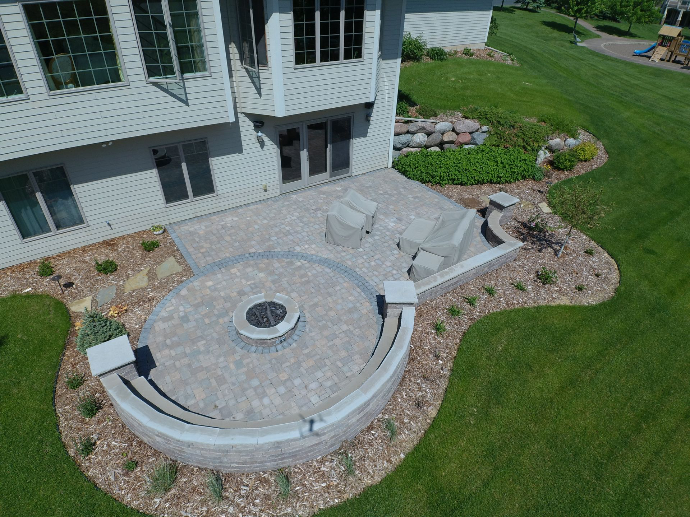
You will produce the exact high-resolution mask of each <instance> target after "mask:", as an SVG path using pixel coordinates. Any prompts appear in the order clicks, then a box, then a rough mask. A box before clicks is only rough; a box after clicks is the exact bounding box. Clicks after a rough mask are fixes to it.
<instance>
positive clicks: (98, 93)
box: [0, 0, 232, 161]
mask: <svg viewBox="0 0 690 517" xmlns="http://www.w3.org/2000/svg"><path fill="white" fill-rule="evenodd" d="M108 1H109V4H110V7H111V10H112V14H113V23H114V30H115V32H116V33H117V36H116V37H117V40H118V42H119V46H120V51H121V60H122V61H121V62H122V65H123V72H124V74H125V75H126V80H127V83H126V84H125V85H123V86H117V87H109V88H100V89H95V90H88V91H86V90H83V91H78V90H75V91H71V92H69V93H63V94H58V95H48V90H47V88H46V86H45V84H44V82H43V78H42V72H41V70H40V65H39V63H38V61H37V57H36V54H35V51H34V45H33V42H32V40H31V37H30V35H29V32H28V28H27V27H26V24H25V23H24V19H23V17H22V15H21V10H20V7H19V4H18V3H16V2H9V1H7V0H0V17H1V18H2V21H3V23H4V25H5V29H6V32H7V39H8V43H9V44H10V45H11V46H12V49H13V51H14V54H15V56H16V58H17V62H18V65H19V72H20V73H21V76H22V78H23V80H24V84H25V87H26V90H27V93H28V95H29V99H28V100H20V101H16V102H7V103H0V121H2V123H1V124H0V161H2V160H9V159H13V158H18V157H22V156H30V155H32V154H37V153H47V152H50V151H55V150H59V149H67V148H70V147H76V146H83V145H87V144H93V143H97V142H104V141H106V142H107V141H114V140H117V139H123V138H130V137H133V136H141V135H147V134H152V133H159V132H161V131H173V130H177V129H183V128H192V127H195V126H203V125H210V124H219V123H223V122H228V120H229V113H228V106H227V102H226V90H225V85H224V78H223V72H222V68H221V62H220V54H219V47H218V38H217V37H216V29H217V28H216V19H215V16H214V10H213V1H212V0H200V5H201V11H202V18H203V24H204V29H205V33H206V43H207V50H208V55H207V60H208V64H209V70H210V73H211V75H210V76H206V77H198V78H193V79H188V80H186V81H185V82H184V87H182V85H179V84H178V85H173V86H171V87H170V90H169V91H166V90H165V89H164V87H158V86H154V85H153V84H148V83H146V77H145V75H144V68H143V64H142V60H141V55H140V52H139V46H138V43H137V38H136V34H135V32H134V22H133V20H132V15H131V11H130V8H129V2H128V0H108ZM231 109H232V108H231Z"/></svg>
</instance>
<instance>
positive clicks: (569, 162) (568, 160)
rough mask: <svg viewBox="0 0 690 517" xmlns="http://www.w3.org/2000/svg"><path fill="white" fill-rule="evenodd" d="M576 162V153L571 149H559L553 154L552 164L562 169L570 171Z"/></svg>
mask: <svg viewBox="0 0 690 517" xmlns="http://www.w3.org/2000/svg"><path fill="white" fill-rule="evenodd" d="M577 162H578V160H577V154H575V153H574V152H573V151H571V150H569V151H561V152H560V153H556V154H555V155H554V156H553V166H554V167H556V168H557V169H560V170H562V171H572V170H573V169H574V168H575V166H576V165H577Z"/></svg>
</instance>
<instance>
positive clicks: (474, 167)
mask: <svg viewBox="0 0 690 517" xmlns="http://www.w3.org/2000/svg"><path fill="white" fill-rule="evenodd" d="M395 168H396V169H397V170H398V171H399V172H400V173H401V174H403V175H404V176H407V177H408V178H410V179H412V180H416V181H419V182H421V183H432V184H435V185H479V184H483V183H513V182H515V181H519V180H524V179H533V178H535V176H537V175H538V174H540V173H541V169H539V167H537V166H536V165H535V158H534V156H533V155H530V154H525V153H523V152H522V151H521V150H520V149H498V148H495V147H489V146H486V145H482V146H479V147H475V148H470V149H451V150H448V151H443V152H442V153H438V152H433V151H429V150H427V149H422V150H421V151H417V152H415V153H409V154H406V155H404V156H399V157H398V158H397V159H396V160H395Z"/></svg>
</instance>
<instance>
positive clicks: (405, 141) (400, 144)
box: [393, 134, 412, 151]
mask: <svg viewBox="0 0 690 517" xmlns="http://www.w3.org/2000/svg"><path fill="white" fill-rule="evenodd" d="M411 141H412V135H409V134H407V135H398V136H394V137H393V149H395V150H396V151H399V150H400V149H404V148H405V147H407V146H408V145H410V142H411Z"/></svg>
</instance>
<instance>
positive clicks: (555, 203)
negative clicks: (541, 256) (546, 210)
mask: <svg viewBox="0 0 690 517" xmlns="http://www.w3.org/2000/svg"><path fill="white" fill-rule="evenodd" d="M602 193H603V191H602V190H595V189H594V188H593V187H592V182H591V181H590V182H588V183H578V184H576V185H573V186H570V187H560V188H557V189H554V191H553V193H552V194H551V193H550V194H551V195H550V198H551V199H550V201H551V207H552V208H553V209H554V212H555V213H556V214H558V215H560V216H561V217H562V218H563V219H565V220H566V221H568V223H570V229H569V230H568V235H566V237H565V241H563V245H562V246H561V249H559V250H558V253H556V256H557V257H560V256H561V253H563V249H564V248H565V245H566V244H568V241H569V240H570V234H571V233H572V232H573V228H574V227H576V226H577V227H579V228H594V227H596V226H598V225H599V219H600V218H601V217H602V216H603V215H604V214H605V213H606V207H605V206H603V205H602V204H601V195H602Z"/></svg>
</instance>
